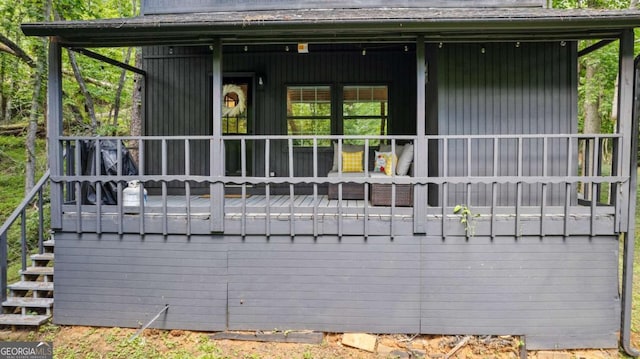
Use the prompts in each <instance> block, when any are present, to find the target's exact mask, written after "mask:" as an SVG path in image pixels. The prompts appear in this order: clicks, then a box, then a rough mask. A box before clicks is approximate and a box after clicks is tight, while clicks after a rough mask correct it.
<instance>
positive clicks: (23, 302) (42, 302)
mask: <svg viewBox="0 0 640 359" xmlns="http://www.w3.org/2000/svg"><path fill="white" fill-rule="evenodd" d="M2 305H3V306H4V307H26V308H51V307H52V306H53V298H29V297H26V298H18V297H14V298H7V300H5V301H4V302H2Z"/></svg>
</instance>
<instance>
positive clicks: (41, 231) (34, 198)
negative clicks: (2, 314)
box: [0, 170, 49, 302]
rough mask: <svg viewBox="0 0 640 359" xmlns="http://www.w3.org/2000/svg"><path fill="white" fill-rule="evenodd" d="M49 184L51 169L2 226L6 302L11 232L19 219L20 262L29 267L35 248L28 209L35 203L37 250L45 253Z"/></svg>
mask: <svg viewBox="0 0 640 359" xmlns="http://www.w3.org/2000/svg"><path fill="white" fill-rule="evenodd" d="M47 184H49V170H47V172H45V174H44V175H43V176H42V178H40V180H39V181H38V182H37V183H36V185H35V186H34V187H33V189H32V190H31V191H30V192H29V193H28V194H27V195H26V196H25V198H24V199H23V200H22V202H21V203H20V205H19V206H18V207H17V208H16V209H15V210H14V211H13V213H11V215H10V216H9V218H7V220H6V221H5V222H4V224H3V225H2V227H0V266H1V268H0V297H1V298H0V299H1V302H4V301H5V300H6V299H7V284H8V283H7V269H8V266H9V258H8V257H9V256H8V253H9V242H10V241H9V233H10V230H11V228H13V226H14V225H17V223H18V219H20V221H19V225H20V229H19V238H20V242H19V243H20V263H21V269H22V270H23V271H24V270H26V269H27V256H28V255H29V254H30V253H31V252H32V250H34V248H30V247H29V233H28V230H27V209H28V208H29V206H32V205H33V204H34V203H37V204H36V207H37V224H38V241H37V251H38V253H39V254H42V253H44V247H43V243H44V236H45V213H44V203H45V198H44V193H45V191H46V186H47Z"/></svg>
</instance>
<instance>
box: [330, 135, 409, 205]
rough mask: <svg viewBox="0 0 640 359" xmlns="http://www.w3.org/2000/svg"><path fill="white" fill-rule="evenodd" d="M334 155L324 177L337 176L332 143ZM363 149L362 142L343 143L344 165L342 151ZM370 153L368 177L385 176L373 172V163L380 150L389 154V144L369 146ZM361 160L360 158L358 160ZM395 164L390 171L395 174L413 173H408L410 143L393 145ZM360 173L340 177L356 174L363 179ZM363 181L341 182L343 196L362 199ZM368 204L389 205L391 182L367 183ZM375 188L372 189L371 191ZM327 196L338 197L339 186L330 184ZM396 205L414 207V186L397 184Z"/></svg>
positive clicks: (350, 174) (354, 151)
mask: <svg viewBox="0 0 640 359" xmlns="http://www.w3.org/2000/svg"><path fill="white" fill-rule="evenodd" d="M333 150H334V157H333V166H332V168H331V171H330V172H329V173H328V174H327V177H338V176H339V172H338V156H340V155H339V154H338V146H337V144H336V143H335V142H334V143H333ZM363 150H364V146H361V145H347V144H344V145H343V146H342V152H343V153H342V154H341V155H342V156H343V168H344V166H345V156H344V155H345V154H350V155H351V154H353V153H357V152H360V151H363ZM369 150H370V151H371V152H373V153H371V154H370V155H369V163H368V164H367V165H368V167H369V169H370V172H369V176H370V177H386V176H387V174H385V173H380V172H375V171H374V170H373V168H374V167H375V166H376V156H375V155H374V154H378V153H381V152H387V153H389V154H390V153H391V146H390V145H384V144H383V145H380V150H379V151H376V150H375V148H370V149H369ZM361 161H362V160H361ZM394 162H395V166H393V170H392V171H393V172H396V176H397V177H406V176H410V175H412V174H411V173H409V169H410V168H412V166H411V164H412V163H413V144H412V143H407V144H405V145H398V144H396V146H395V160H394ZM363 176H364V173H363V172H346V171H343V172H342V177H355V178H362V177H363ZM364 188H365V186H364V184H359V183H343V184H342V199H356V200H358V199H360V200H361V199H364ZM369 189H370V198H371V204H372V205H374V206H391V185H388V184H386V185H385V184H372V185H370V186H369ZM374 189H375V191H374ZM327 194H328V196H329V199H333V200H335V199H338V185H337V184H329V188H328V193H327ZM374 196H375V198H374ZM396 206H406V207H410V206H413V187H412V186H410V185H396Z"/></svg>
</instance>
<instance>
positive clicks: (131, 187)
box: [122, 180, 147, 206]
mask: <svg viewBox="0 0 640 359" xmlns="http://www.w3.org/2000/svg"><path fill="white" fill-rule="evenodd" d="M142 191H143V193H144V203H147V190H146V189H143V190H142ZM122 204H123V205H124V206H139V205H140V181H138V180H133V181H129V183H128V184H127V188H125V189H124V190H123V191H122Z"/></svg>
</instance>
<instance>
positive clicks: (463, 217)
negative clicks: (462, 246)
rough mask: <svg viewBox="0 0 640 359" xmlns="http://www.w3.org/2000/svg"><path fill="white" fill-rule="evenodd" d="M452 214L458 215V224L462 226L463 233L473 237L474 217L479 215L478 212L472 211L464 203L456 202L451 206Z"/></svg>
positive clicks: (474, 228)
mask: <svg viewBox="0 0 640 359" xmlns="http://www.w3.org/2000/svg"><path fill="white" fill-rule="evenodd" d="M453 214H457V215H459V216H460V224H462V226H463V227H464V233H465V234H466V235H467V237H473V236H474V235H475V230H476V222H475V219H476V218H477V217H480V214H478V213H473V212H472V211H471V209H470V208H469V207H467V205H466V204H458V205H456V206H455V207H453Z"/></svg>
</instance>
